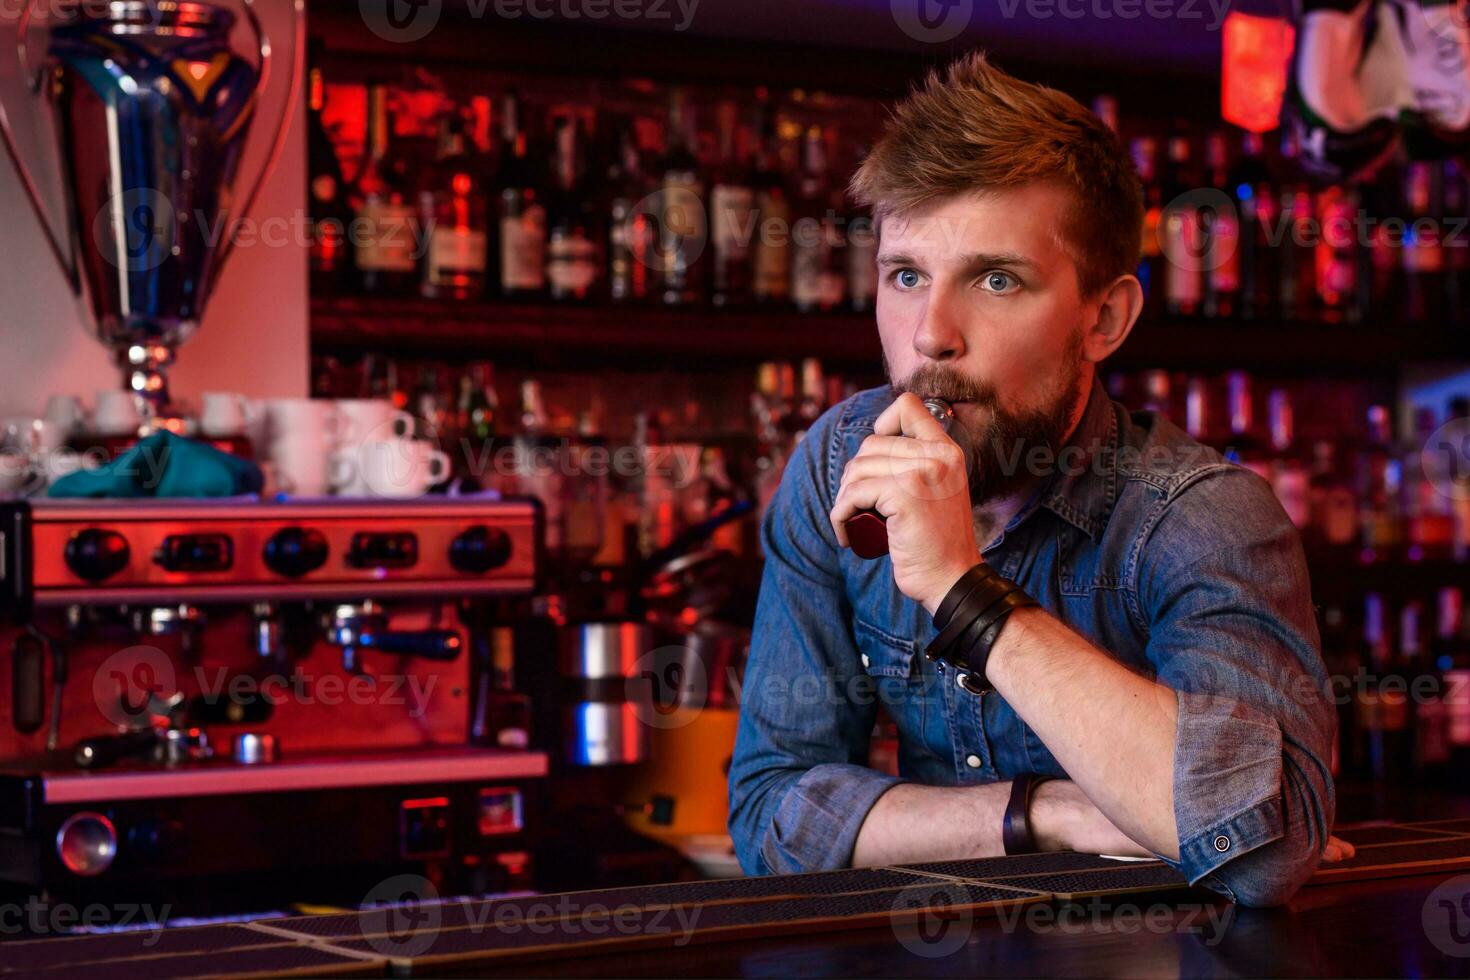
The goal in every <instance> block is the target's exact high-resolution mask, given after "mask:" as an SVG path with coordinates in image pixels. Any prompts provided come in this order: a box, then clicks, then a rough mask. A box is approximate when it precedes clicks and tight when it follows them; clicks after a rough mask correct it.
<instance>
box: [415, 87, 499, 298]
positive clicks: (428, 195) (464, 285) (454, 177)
mask: <svg viewBox="0 0 1470 980" xmlns="http://www.w3.org/2000/svg"><path fill="white" fill-rule="evenodd" d="M480 173H481V169H480V161H479V160H478V159H476V157H475V156H474V155H473V154H472V153H471V152H470V150H469V146H468V143H467V140H466V136H465V120H464V118H463V117H462V116H461V115H460V114H459V112H458V111H457V110H455V111H451V112H449V113H448V114H446V115H445V117H444V119H443V120H441V122H440V129H439V148H438V152H437V154H436V155H435V160H434V165H433V166H432V167H430V168H429V171H428V178H427V180H426V181H425V184H424V186H423V189H422V190H421V191H420V192H419V208H420V211H421V214H422V220H423V223H424V228H425V229H426V234H427V236H428V241H429V248H428V252H427V253H426V254H425V257H424V273H423V279H422V282H421V284H420V292H422V294H423V295H424V296H425V297H427V298H429V299H456V300H471V299H476V298H478V297H479V296H480V294H481V293H482V292H483V291H484V289H485V261H486V238H487V235H486V231H487V220H488V219H487V211H488V207H487V203H486V200H485V194H484V192H483V190H482V189H481V185H480Z"/></svg>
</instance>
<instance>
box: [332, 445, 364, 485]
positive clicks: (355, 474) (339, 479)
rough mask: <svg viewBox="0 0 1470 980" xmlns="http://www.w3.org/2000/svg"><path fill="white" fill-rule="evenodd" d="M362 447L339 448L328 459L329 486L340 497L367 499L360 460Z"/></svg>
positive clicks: (348, 446)
mask: <svg viewBox="0 0 1470 980" xmlns="http://www.w3.org/2000/svg"><path fill="white" fill-rule="evenodd" d="M361 451H362V445H361V444H359V445H355V446H352V445H347V446H338V447H337V449H335V450H334V451H333V452H332V455H331V456H330V457H328V459H327V486H328V488H329V489H330V490H331V491H332V493H334V494H336V495H337V496H339V497H366V496H367V495H368V489H367V484H365V483H364V482H363V480H362V462H361V460H360V459H359V458H358V457H359V454H360V453H361Z"/></svg>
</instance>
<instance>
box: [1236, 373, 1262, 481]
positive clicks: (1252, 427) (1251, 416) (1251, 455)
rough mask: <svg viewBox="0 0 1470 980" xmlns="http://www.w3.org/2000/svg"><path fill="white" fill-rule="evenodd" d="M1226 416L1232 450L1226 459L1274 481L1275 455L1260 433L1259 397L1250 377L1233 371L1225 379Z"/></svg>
mask: <svg viewBox="0 0 1470 980" xmlns="http://www.w3.org/2000/svg"><path fill="white" fill-rule="evenodd" d="M1225 415H1226V418H1227V419H1228V420H1229V424H1230V448H1229V449H1228V450H1227V451H1226V453H1225V458H1226V459H1229V460H1230V461H1231V462H1235V463H1239V464H1240V465H1241V466H1244V467H1245V468H1246V469H1248V470H1250V471H1251V472H1253V473H1255V474H1256V475H1257V476H1260V477H1261V478H1262V479H1265V480H1267V481H1270V480H1271V476H1272V465H1271V455H1270V453H1269V452H1268V451H1267V449H1266V447H1265V445H1264V443H1263V441H1262V439H1261V437H1260V434H1259V433H1258V432H1257V431H1256V413H1255V396H1254V393H1253V392H1252V390H1251V378H1250V375H1248V374H1246V373H1245V372H1244V371H1231V372H1230V373H1229V374H1228V375H1226V377H1225Z"/></svg>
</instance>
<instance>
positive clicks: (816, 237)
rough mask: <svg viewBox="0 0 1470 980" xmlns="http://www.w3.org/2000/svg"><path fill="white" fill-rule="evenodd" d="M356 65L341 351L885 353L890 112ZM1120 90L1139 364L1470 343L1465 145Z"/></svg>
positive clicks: (333, 121) (324, 141)
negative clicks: (1403, 145)
mask: <svg viewBox="0 0 1470 980" xmlns="http://www.w3.org/2000/svg"><path fill="white" fill-rule="evenodd" d="M332 68H333V65H332V63H330V62H327V63H325V64H318V65H317V66H315V67H314V68H313V69H312V72H311V76H310V77H311V82H312V84H311V87H310V96H311V97H310V106H311V113H310V120H311V136H310V167H311V179H310V185H309V186H310V196H309V203H310V208H311V212H312V219H313V221H312V224H311V227H312V229H313V239H312V240H313V244H312V250H311V254H312V257H311V268H312V294H313V325H314V333H315V339H316V342H317V344H318V346H319V347H321V348H332V349H335V350H338V351H343V350H348V349H351V348H367V347H375V346H384V345H389V346H391V345H393V344H399V345H418V344H431V345H436V346H439V347H441V348H445V349H448V348H459V349H466V348H476V347H482V348H483V347H488V348H490V349H498V348H501V347H505V348H509V349H510V350H511V351H513V352H520V353H524V354H533V353H534V352H535V350H536V349H537V348H538V347H550V348H555V347H557V346H565V347H571V348H572V349H574V350H575V351H576V352H577V353H578V354H580V355H581V356H583V357H586V358H589V359H590V358H593V357H607V356H611V357H617V356H622V355H627V354H632V355H633V356H638V355H641V354H644V353H648V352H650V351H652V352H657V350H658V349H659V348H660V345H661V344H662V345H665V346H664V347H663V349H664V350H670V349H673V350H675V351H676V352H677V353H679V354H682V355H688V356H702V357H705V358H725V359H730V358H734V359H738V360H744V361H747V362H751V363H753V362H755V361H759V360H761V359H764V358H767V357H772V356H776V357H793V358H800V357H801V356H806V355H810V356H819V357H823V358H824V359H827V360H842V359H846V360H848V361H850V362H853V363H856V362H859V361H864V360H867V359H870V358H871V357H872V356H873V355H874V354H875V353H876V350H877V347H876V339H875V338H874V336H873V330H872V311H873V307H874V303H875V295H876V292H877V288H878V280H877V274H876V271H875V269H874V265H873V257H874V254H875V250H876V238H875V236H874V235H873V233H872V229H871V226H870V224H868V222H867V219H866V217H865V216H864V215H862V214H861V213H859V212H858V211H857V209H855V208H853V207H852V206H850V204H849V202H848V200H847V198H846V196H845V195H844V192H843V191H844V187H845V184H846V178H847V176H848V175H849V174H850V173H851V172H852V170H853V169H854V168H855V166H856V164H857V162H858V161H859V160H860V159H861V156H862V154H863V152H864V151H865V149H866V147H867V146H868V145H869V144H870V141H871V139H872V138H873V136H874V134H875V126H876V123H877V121H878V120H880V119H881V117H882V113H881V106H880V105H879V104H878V103H877V102H874V101H871V100H868V99H864V98H859V97H852V96H840V95H830V94H824V93H818V92H806V91H781V92H773V91H770V90H765V89H757V90H754V91H746V90H734V89H731V88H728V87H727V88H718V87H711V86H703V87H693V86H679V85H657V84H654V83H652V82H648V81H643V80H638V79H625V80H618V81H609V80H606V79H596V80H593V79H578V78H576V77H553V76H545V75H536V76H511V75H505V76H494V75H487V74H485V73H483V72H481V73H476V74H474V75H473V80H472V81H471V80H470V79H468V78H467V77H466V76H464V75H462V74H459V75H457V74H456V73H455V72H453V71H451V70H446V72H444V73H442V74H436V73H432V72H430V71H428V70H426V69H424V68H422V67H418V68H414V69H413V70H411V71H409V70H407V69H405V68H402V67H400V68H396V69H395V68H394V67H393V66H392V65H384V66H382V67H381V68H380V70H379V71H378V74H377V75H376V76H373V77H366V78H363V77H362V75H363V70H362V68H361V66H355V68H354V72H353V73H351V75H350V77H349V78H348V79H346V80H341V81H334V80H333V78H332V76H331V74H330V72H331V71H332ZM1094 108H1096V109H1097V110H1098V111H1099V113H1100V114H1102V115H1104V117H1105V118H1107V119H1108V120H1109V121H1110V122H1111V123H1112V124H1113V126H1114V128H1115V129H1116V130H1117V131H1118V132H1119V135H1120V138H1122V139H1123V140H1124V142H1125V143H1126V144H1127V146H1128V149H1129V152H1130V154H1131V156H1132V158H1133V160H1134V162H1135V165H1136V166H1137V169H1138V171H1139V173H1140V175H1141V177H1142V178H1143V181H1144V185H1145V188H1146V195H1147V208H1148V211H1147V216H1146V219H1145V228H1144V234H1143V243H1144V254H1143V256H1142V259H1141V262H1140V265H1139V276H1140V279H1141V280H1142V281H1143V283H1144V286H1145V289H1146V292H1147V301H1146V304H1145V309H1146V313H1145V316H1144V320H1143V322H1142V323H1141V324H1140V325H1139V327H1138V329H1137V330H1136V331H1135V334H1134V336H1133V337H1132V338H1130V341H1129V343H1128V344H1127V345H1125V347H1124V349H1123V351H1122V352H1120V355H1119V357H1120V360H1119V363H1120V364H1122V365H1123V366H1128V367H1147V366H1151V365H1157V364H1165V365H1169V366H1185V367H1198V368H1205V367H1215V368H1220V367H1243V368H1252V369H1258V370H1272V369H1280V370H1287V371H1295V372H1297V373H1303V372H1309V371H1331V370H1341V371H1345V372H1349V373H1363V372H1383V371H1390V370H1392V369H1393V368H1394V366H1395V363H1396V362H1397V361H1402V360H1446V359H1457V360H1470V340H1467V338H1470V324H1467V323H1466V320H1467V318H1470V302H1467V300H1470V296H1467V292H1470V231H1467V228H1466V219H1465V214H1466V211H1467V207H1466V197H1467V181H1466V174H1465V172H1464V171H1463V169H1462V168H1461V166H1460V165H1459V164H1458V163H1457V162H1456V161H1453V160H1449V161H1418V162H1412V163H1404V164H1402V165H1397V166H1389V167H1386V168H1384V169H1383V170H1382V171H1381V172H1380V174H1379V175H1378V176H1377V177H1375V178H1374V179H1373V180H1372V181H1371V182H1369V183H1367V184H1365V185H1363V186H1336V185H1326V186H1323V185H1319V184H1316V183H1313V182H1310V181H1309V180H1308V179H1307V178H1306V176H1305V175H1304V171H1302V170H1301V168H1299V167H1298V165H1297V163H1296V158H1297V156H1298V151H1297V148H1296V147H1295V146H1294V145H1292V143H1291V141H1290V140H1289V139H1287V138H1278V136H1277V135H1276V134H1271V136H1270V138H1263V137H1261V136H1259V135H1257V134H1252V133H1245V132H1242V131H1238V130H1230V129H1229V128H1228V127H1226V126H1225V125H1224V124H1219V125H1217V126H1215V127H1206V126H1203V125H1201V124H1199V123H1196V122H1191V123H1181V122H1178V121H1172V120H1158V119H1150V118H1146V117H1144V118H1137V119H1134V118H1131V117H1127V116H1124V117H1122V118H1121V119H1120V117H1119V113H1118V111H1117V109H1116V105H1115V103H1114V101H1113V100H1111V99H1110V98H1108V97H1106V96H1103V97H1100V98H1098V99H1097V100H1096V101H1095V104H1094ZM1171 257H1182V259H1181V260H1178V261H1171ZM668 345H672V348H670V347H669V346H668ZM1222 345H1228V347H1224V346H1222ZM1222 349H1228V350H1229V351H1230V352H1231V356H1232V358H1234V359H1235V361H1236V362H1237V363H1231V364H1228V365H1226V364H1221V363H1220V357H1221V352H1222Z"/></svg>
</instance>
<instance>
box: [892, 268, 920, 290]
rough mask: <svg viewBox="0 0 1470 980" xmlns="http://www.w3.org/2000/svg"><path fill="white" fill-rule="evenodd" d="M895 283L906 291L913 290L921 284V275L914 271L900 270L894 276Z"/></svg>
mask: <svg viewBox="0 0 1470 980" xmlns="http://www.w3.org/2000/svg"><path fill="white" fill-rule="evenodd" d="M893 281H894V282H896V283H898V284H899V286H900V287H902V288H904V289H913V288H914V287H915V286H917V285H918V284H919V274H918V273H917V272H915V271H914V270H913V269H899V270H898V272H897V273H895V274H894V277H893Z"/></svg>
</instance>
